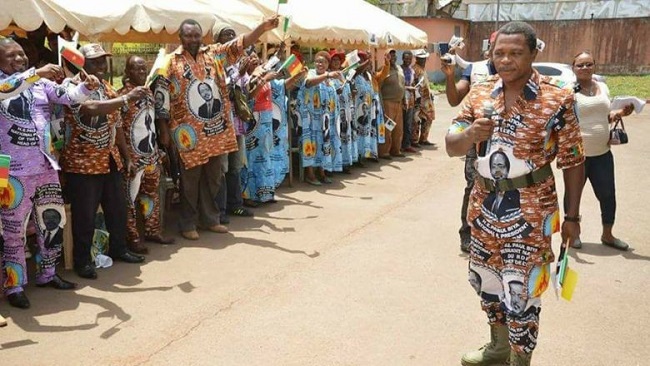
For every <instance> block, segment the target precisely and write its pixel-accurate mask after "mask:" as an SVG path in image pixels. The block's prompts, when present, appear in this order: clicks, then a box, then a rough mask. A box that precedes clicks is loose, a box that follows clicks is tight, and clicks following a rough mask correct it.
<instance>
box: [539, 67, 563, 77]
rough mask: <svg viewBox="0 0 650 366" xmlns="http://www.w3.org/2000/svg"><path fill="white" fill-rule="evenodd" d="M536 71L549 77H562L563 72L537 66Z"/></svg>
mask: <svg viewBox="0 0 650 366" xmlns="http://www.w3.org/2000/svg"><path fill="white" fill-rule="evenodd" d="M535 69H537V71H539V73H540V74H542V75H547V76H559V75H562V71H561V70H559V69H556V68H554V67H550V66H535Z"/></svg>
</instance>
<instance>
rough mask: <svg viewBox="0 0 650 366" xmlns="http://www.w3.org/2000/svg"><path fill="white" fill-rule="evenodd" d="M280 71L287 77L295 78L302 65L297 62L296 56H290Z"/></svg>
mask: <svg viewBox="0 0 650 366" xmlns="http://www.w3.org/2000/svg"><path fill="white" fill-rule="evenodd" d="M280 69H281V70H283V71H284V70H286V72H287V73H288V74H289V75H288V76H289V77H292V76H296V75H297V74H298V73H299V72H300V70H302V64H301V63H300V61H298V59H297V58H296V56H295V55H293V54H292V55H289V57H287V59H286V60H285V61H284V63H283V64H282V66H281V67H280Z"/></svg>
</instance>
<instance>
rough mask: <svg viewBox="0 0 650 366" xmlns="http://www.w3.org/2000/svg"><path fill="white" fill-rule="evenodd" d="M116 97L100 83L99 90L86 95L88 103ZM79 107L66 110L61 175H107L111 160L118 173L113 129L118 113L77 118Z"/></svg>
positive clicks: (119, 164)
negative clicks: (65, 141)
mask: <svg viewBox="0 0 650 366" xmlns="http://www.w3.org/2000/svg"><path fill="white" fill-rule="evenodd" d="M117 97H118V95H117V93H116V92H115V91H114V90H113V87H112V86H111V85H110V84H109V83H108V82H107V81H102V85H101V87H100V88H99V89H97V90H94V91H92V92H91V94H90V98H89V99H88V100H109V99H113V98H117ZM80 110H81V105H79V104H78V105H74V106H71V107H70V108H66V113H65V123H66V126H67V128H69V133H70V135H69V138H68V139H67V140H68V141H67V144H66V146H65V149H64V150H63V154H62V159H63V164H62V166H63V171H65V172H66V173H78V174H108V173H110V159H111V156H112V157H113V159H114V160H115V163H116V164H117V168H118V169H120V170H121V169H122V165H123V164H122V158H121V157H120V152H119V150H118V148H117V146H116V145H115V133H116V130H115V129H116V128H117V127H120V124H121V119H120V116H119V112H117V111H116V112H114V113H109V114H107V115H102V116H95V117H88V116H82V115H80V113H79V112H80Z"/></svg>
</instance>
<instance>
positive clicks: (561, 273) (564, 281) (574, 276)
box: [555, 239, 578, 301]
mask: <svg viewBox="0 0 650 366" xmlns="http://www.w3.org/2000/svg"><path fill="white" fill-rule="evenodd" d="M569 241H570V239H569V240H567V242H566V243H562V245H561V246H560V255H559V257H558V260H557V264H556V266H555V293H556V295H557V291H558V290H560V295H561V296H562V298H563V299H565V300H567V301H571V299H572V298H573V291H574V290H575V288H576V284H577V283H578V273H577V272H576V271H574V270H572V269H571V268H569V256H568V255H567V254H568V247H569Z"/></svg>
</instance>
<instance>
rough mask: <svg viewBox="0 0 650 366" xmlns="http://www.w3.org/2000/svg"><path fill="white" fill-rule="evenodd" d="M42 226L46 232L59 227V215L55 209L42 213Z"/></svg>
mask: <svg viewBox="0 0 650 366" xmlns="http://www.w3.org/2000/svg"><path fill="white" fill-rule="evenodd" d="M43 224H45V228H46V229H47V231H52V230H54V229H56V228H58V227H59V225H61V214H60V213H59V212H58V211H57V210H55V209H51V208H48V209H46V210H45V211H43Z"/></svg>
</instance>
